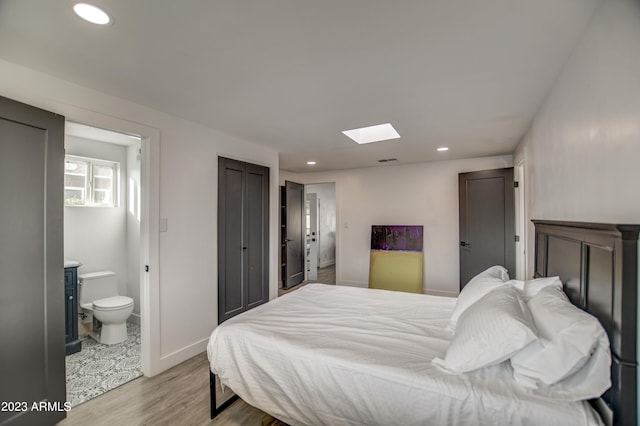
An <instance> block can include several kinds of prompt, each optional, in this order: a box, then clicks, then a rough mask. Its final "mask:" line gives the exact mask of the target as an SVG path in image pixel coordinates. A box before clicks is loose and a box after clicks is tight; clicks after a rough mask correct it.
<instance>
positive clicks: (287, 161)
mask: <svg viewBox="0 0 640 426" xmlns="http://www.w3.org/2000/svg"><path fill="white" fill-rule="evenodd" d="M600 1H601V0H561V1H558V0H483V1H478V0H415V1H405V0H395V1H392V0H387V1H379V0H378V1H376V0H316V1H312V0H268V1H265V0H215V1H213V0H182V1H176V0H134V1H132V0H97V1H94V2H93V3H94V4H96V5H99V6H102V7H103V8H104V9H105V10H107V11H108V12H109V13H110V14H111V15H112V16H113V17H114V19H115V24H114V25H112V26H108V27H97V26H92V25H91V24H88V23H85V22H84V21H81V20H80V19H79V18H78V17H76V16H75V15H74V14H73V12H72V9H71V7H72V5H73V2H71V1H69V0H0V58H3V59H5V60H8V61H10V62H15V63H18V64H21V65H25V66H27V67H31V68H35V69H38V70H40V71H43V72H45V73H48V74H51V75H54V76H57V77H60V78H63V79H66V80H69V81H72V82H76V83H78V84H81V85H84V86H87V87H91V88H94V89H97V90H100V91H103V92H106V93H109V94H112V95H115V96H118V97H121V98H125V99H129V100H132V101H135V102H137V103H140V104H144V105H147V106H149V107H152V108H155V109H158V110H161V111H165V112H167V113H170V114H173V115H176V116H179V117H183V118H186V119H189V120H192V121H195V122H198V123H201V124H204V125H206V126H209V127H212V128H215V129H217V130H219V131H222V132H225V133H228V134H231V135H235V136H237V137H240V138H244V139H246V140H250V141H253V142H257V143H260V144H265V145H269V146H271V147H273V148H275V149H277V150H278V151H280V152H281V154H280V160H281V168H282V169H285V170H290V171H297V172H301V171H320V170H336V169H343V168H353V167H370V166H376V165H378V163H377V160H378V159H381V158H397V159H398V162H397V163H395V164H398V163H411V162H422V161H433V160H439V159H453V158H466V157H477V156H487V155H497V154H509V153H511V152H513V149H514V148H515V146H516V145H517V143H518V141H519V140H520V138H521V137H522V135H523V134H524V133H525V132H526V130H527V129H528V127H529V125H530V123H531V120H532V118H533V116H534V114H535V112H536V111H537V109H538V107H539V106H540V104H541V102H542V100H543V99H544V97H545V95H546V93H547V92H548V91H549V89H550V88H551V86H552V84H553V82H554V80H555V78H556V76H557V75H558V73H559V72H560V70H561V69H562V66H563V64H564V63H565V61H566V60H567V58H568V56H569V55H570V53H571V50H572V48H573V46H574V45H575V44H576V42H577V41H578V40H579V37H580V35H581V33H582V31H583V30H584V28H585V26H586V24H587V23H588V21H589V18H590V16H591V14H592V13H593V11H594V8H595V7H596V6H597V5H598V4H599V2H600ZM386 122H390V123H391V124H393V126H394V127H395V128H396V129H397V130H398V132H399V133H400V135H401V139H399V140H395V141H389V142H381V143H376V144H370V145H363V146H358V145H357V144H356V143H355V142H353V141H351V140H350V139H348V138H347V137H346V136H345V135H343V134H342V133H341V132H342V131H343V130H348V129H352V128H356V127H362V126H369V125H374V124H380V123H386ZM442 145H446V146H449V147H450V150H449V151H448V152H446V153H438V152H436V148H437V147H438V146H442ZM307 160H316V161H317V163H318V164H317V165H316V166H313V167H311V166H307V165H306V164H305V163H306V161H307Z"/></svg>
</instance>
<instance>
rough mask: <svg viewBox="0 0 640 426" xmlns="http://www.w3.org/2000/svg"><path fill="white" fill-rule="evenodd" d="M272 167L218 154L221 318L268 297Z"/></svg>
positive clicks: (245, 308) (219, 301)
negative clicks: (270, 181)
mask: <svg viewBox="0 0 640 426" xmlns="http://www.w3.org/2000/svg"><path fill="white" fill-rule="evenodd" d="M268 260H269V169H268V168H267V167H263V166H259V165H255V164H250V163H245V162H242V161H237V160H232V159H229V158H223V157H220V158H219V159H218V323H222V322H223V321H225V320H227V319H229V318H231V317H233V316H235V315H237V314H239V313H241V312H244V311H246V310H247V309H251V308H252V307H255V306H257V305H260V304H262V303H265V302H267V301H268V300H269V261H268Z"/></svg>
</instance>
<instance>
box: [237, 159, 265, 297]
mask: <svg viewBox="0 0 640 426" xmlns="http://www.w3.org/2000/svg"><path fill="white" fill-rule="evenodd" d="M246 171H247V184H246V187H247V191H246V193H247V198H246V201H245V204H246V206H247V207H246V219H245V223H246V226H245V229H246V232H245V245H244V247H245V249H244V250H243V251H244V252H245V257H246V277H247V279H246V281H247V284H246V287H247V300H246V306H247V309H251V308H253V307H255V306H257V305H261V304H262V303H265V302H268V301H269V169H268V168H266V167H262V166H257V165H255V164H249V163H247V165H246Z"/></svg>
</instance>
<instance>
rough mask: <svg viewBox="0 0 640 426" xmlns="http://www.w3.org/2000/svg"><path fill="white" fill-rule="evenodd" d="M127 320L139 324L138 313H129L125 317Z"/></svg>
mask: <svg viewBox="0 0 640 426" xmlns="http://www.w3.org/2000/svg"><path fill="white" fill-rule="evenodd" d="M127 322H130V323H131V324H135V325H138V326H139V325H140V314H131V316H130V317H129V318H127Z"/></svg>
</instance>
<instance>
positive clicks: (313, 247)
mask: <svg viewBox="0 0 640 426" xmlns="http://www.w3.org/2000/svg"><path fill="white" fill-rule="evenodd" d="M305 213H306V228H307V229H306V234H307V244H306V246H307V249H306V259H307V280H309V281H315V280H317V279H318V260H319V255H320V252H319V250H318V246H319V242H320V241H319V233H318V196H317V194H315V193H310V194H307V195H306V197H305Z"/></svg>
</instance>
